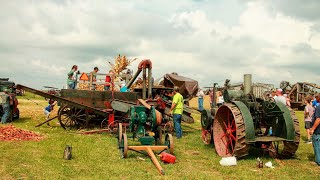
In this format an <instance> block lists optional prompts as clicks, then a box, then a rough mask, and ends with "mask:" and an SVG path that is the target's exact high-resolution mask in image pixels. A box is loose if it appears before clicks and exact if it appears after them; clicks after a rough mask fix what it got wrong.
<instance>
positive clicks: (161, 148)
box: [128, 146, 168, 151]
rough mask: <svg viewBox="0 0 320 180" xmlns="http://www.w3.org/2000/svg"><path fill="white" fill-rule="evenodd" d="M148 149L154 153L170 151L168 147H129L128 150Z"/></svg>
mask: <svg viewBox="0 0 320 180" xmlns="http://www.w3.org/2000/svg"><path fill="white" fill-rule="evenodd" d="M147 148H150V149H151V150H154V151H162V150H165V149H168V146H128V149H131V150H135V151H145V150H146V149H147Z"/></svg>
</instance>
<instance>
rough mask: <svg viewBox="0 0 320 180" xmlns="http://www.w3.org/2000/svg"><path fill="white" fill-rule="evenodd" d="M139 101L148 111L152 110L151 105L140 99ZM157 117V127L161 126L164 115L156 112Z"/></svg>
mask: <svg viewBox="0 0 320 180" xmlns="http://www.w3.org/2000/svg"><path fill="white" fill-rule="evenodd" d="M138 101H139V102H140V103H141V104H142V105H143V106H144V107H146V108H147V109H151V105H149V104H148V103H147V102H146V101H145V100H143V99H138ZM156 117H157V125H158V126H159V125H161V123H162V114H161V113H160V112H159V111H158V110H156Z"/></svg>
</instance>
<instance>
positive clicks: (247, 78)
mask: <svg viewBox="0 0 320 180" xmlns="http://www.w3.org/2000/svg"><path fill="white" fill-rule="evenodd" d="M251 84H252V82H251V75H250V74H246V75H244V89H243V90H225V91H224V94H223V97H224V100H225V103H224V104H223V105H222V106H220V107H219V108H218V109H217V111H216V113H215V116H214V118H213V116H212V114H211V112H210V111H208V110H204V111H203V112H202V114H201V125H202V137H203V140H204V141H205V142H208V143H209V142H210V143H214V146H215V149H216V152H217V153H218V155H219V156H222V157H224V156H237V157H242V156H245V155H247V154H248V152H249V147H250V146H255V147H258V148H261V149H263V151H264V152H268V153H269V155H270V156H272V157H278V158H288V157H292V156H293V155H294V154H295V152H296V151H297V149H298V146H299V141H300V131H299V122H298V119H297V117H296V115H295V113H294V111H293V110H292V109H291V108H290V107H287V106H286V105H284V104H282V103H277V102H275V101H274V99H273V98H267V99H260V98H255V97H254V95H253V94H252V88H251Z"/></svg>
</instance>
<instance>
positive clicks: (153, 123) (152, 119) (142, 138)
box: [118, 105, 174, 174]
mask: <svg viewBox="0 0 320 180" xmlns="http://www.w3.org/2000/svg"><path fill="white" fill-rule="evenodd" d="M128 116H129V118H130V123H129V129H128V130H129V132H128V133H129V134H130V135H131V136H130V137H132V141H130V143H131V144H133V145H128V144H129V142H128V136H127V132H125V130H124V129H123V127H122V123H119V128H118V135H119V139H118V146H119V150H120V153H121V157H123V158H126V157H127V154H128V151H129V150H132V151H135V152H138V153H141V154H145V153H144V152H143V151H146V152H147V155H148V156H149V157H150V158H151V160H152V161H153V163H154V164H155V166H156V167H157V169H158V171H159V173H160V174H164V170H163V169H162V167H161V165H160V163H159V162H158V160H157V158H156V156H155V154H154V153H153V151H160V152H158V153H157V154H161V153H162V152H164V151H167V152H168V153H170V154H173V148H174V146H173V137H172V135H171V134H166V136H165V142H164V145H161V144H162V142H161V140H162V129H161V126H160V125H161V119H162V117H159V115H157V110H156V109H155V108H154V106H151V107H150V108H147V107H145V106H139V105H136V106H131V108H130V110H129V113H128ZM160 116H161V114H160ZM135 139H138V141H139V142H140V144H137V143H136V142H135V141H134V140H135Z"/></svg>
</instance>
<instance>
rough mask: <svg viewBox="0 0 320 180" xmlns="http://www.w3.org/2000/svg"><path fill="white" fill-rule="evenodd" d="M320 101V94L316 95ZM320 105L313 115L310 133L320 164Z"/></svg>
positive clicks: (317, 161) (317, 160)
mask: <svg viewBox="0 0 320 180" xmlns="http://www.w3.org/2000/svg"><path fill="white" fill-rule="evenodd" d="M316 100H317V101H318V102H320V94H318V95H317V96H316ZM319 124H320V106H317V107H316V109H315V111H314V115H313V117H312V122H311V125H312V127H311V128H310V134H311V135H312V145H313V150H314V155H315V162H316V163H317V164H318V165H319V166H320V125H319Z"/></svg>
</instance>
